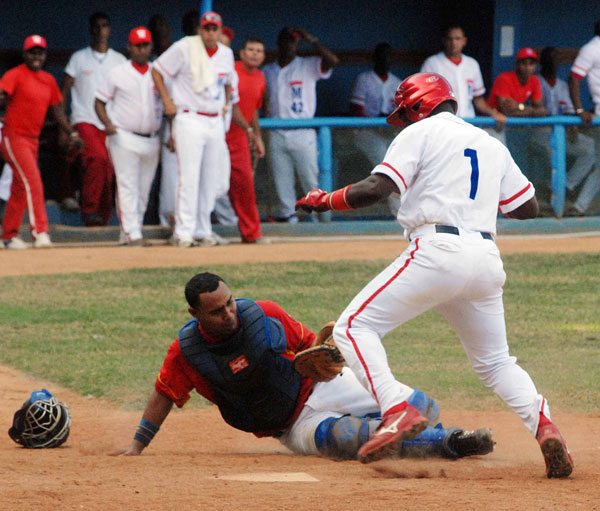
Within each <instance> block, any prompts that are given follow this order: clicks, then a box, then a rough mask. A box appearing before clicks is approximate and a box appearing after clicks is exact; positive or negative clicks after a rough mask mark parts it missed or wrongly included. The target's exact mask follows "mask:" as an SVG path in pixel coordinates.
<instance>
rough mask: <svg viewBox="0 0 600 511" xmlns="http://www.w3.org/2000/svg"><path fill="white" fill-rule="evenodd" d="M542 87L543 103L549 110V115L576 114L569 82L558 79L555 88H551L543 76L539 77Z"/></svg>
mask: <svg viewBox="0 0 600 511" xmlns="http://www.w3.org/2000/svg"><path fill="white" fill-rule="evenodd" d="M537 77H538V78H539V79H540V84H541V86H542V102H543V103H544V107H545V108H546V110H548V114H549V115H566V114H574V113H575V108H573V102H572V101H571V95H570V94H569V86H568V85H567V82H565V81H564V80H561V79H560V78H557V79H556V83H555V84H554V87H553V86H551V85H550V84H549V83H548V82H547V81H546V79H545V78H544V77H543V76H542V75H537Z"/></svg>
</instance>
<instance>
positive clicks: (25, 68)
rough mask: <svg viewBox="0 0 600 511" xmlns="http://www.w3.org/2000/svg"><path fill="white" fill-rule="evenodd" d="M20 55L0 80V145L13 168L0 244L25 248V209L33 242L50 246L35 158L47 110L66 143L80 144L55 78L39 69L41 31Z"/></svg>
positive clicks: (43, 47) (42, 49) (41, 61)
mask: <svg viewBox="0 0 600 511" xmlns="http://www.w3.org/2000/svg"><path fill="white" fill-rule="evenodd" d="M23 60H24V63H23V64H21V65H20V66H17V67H14V68H12V69H10V70H9V71H7V72H6V73H5V74H4V76H3V77H2V79H0V100H6V115H5V117H4V125H3V126H2V142H1V145H0V149H1V151H2V157H3V158H4V159H5V160H6V161H7V162H8V163H9V165H10V166H11V168H12V171H13V181H12V186H11V193H10V197H9V199H8V201H7V203H6V209H5V212H4V218H3V220H2V242H1V243H0V248H7V249H14V250H23V249H27V248H29V247H30V245H29V243H26V242H25V241H23V240H22V239H21V238H20V237H19V228H20V227H21V222H22V221H23V214H24V213H25V211H27V212H28V213H29V229H30V231H31V235H32V236H33V246H34V247H35V248H48V247H51V246H52V242H51V241H50V236H49V235H48V217H47V215H46V206H45V203H44V186H43V184H42V178H41V176H40V170H39V168H38V162H37V159H38V146H39V136H40V132H41V131H42V126H43V124H44V119H45V117H46V112H47V111H48V109H50V110H51V111H52V113H53V115H54V118H55V120H56V122H57V123H58V125H59V126H60V128H61V129H62V130H64V131H65V133H66V134H67V137H68V138H69V140H70V141H71V143H72V144H75V143H81V139H80V138H79V134H78V133H77V132H76V131H74V130H73V129H72V128H71V126H70V125H69V121H68V120H67V117H66V116H65V113H64V109H63V102H62V101H63V97H62V95H61V93H60V90H59V89H58V85H57V84H56V80H55V79H54V77H53V76H52V75H51V74H49V73H46V72H45V71H42V67H43V66H44V63H45V61H46V39H44V38H43V37H42V36H40V35H30V36H29V37H27V39H25V43H24V44H23Z"/></svg>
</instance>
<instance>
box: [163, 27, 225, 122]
mask: <svg viewBox="0 0 600 511" xmlns="http://www.w3.org/2000/svg"><path fill="white" fill-rule="evenodd" d="M217 44H218V49H217V51H216V52H215V53H214V54H213V56H212V57H210V59H209V60H210V63H211V65H212V66H213V69H214V72H215V77H216V81H215V83H214V84H213V85H212V86H210V87H207V88H206V89H204V90H203V91H202V92H200V93H198V92H194V89H193V87H192V71H191V69H190V43H189V41H188V39H187V38H186V37H184V38H183V39H180V40H179V41H177V42H176V43H173V44H172V45H171V46H170V47H169V48H168V49H167V50H166V51H165V52H164V53H162V54H161V55H160V57H158V58H157V59H156V60H155V61H154V66H155V67H156V69H157V70H158V71H159V72H160V73H162V74H163V75H166V76H167V77H169V78H170V79H171V81H172V89H173V102H174V103H175V106H177V108H178V110H183V109H189V110H191V111H197V112H204V113H208V114H215V113H219V114H220V113H221V109H222V107H223V105H224V104H225V84H227V83H229V84H230V83H231V82H232V80H233V74H234V73H235V71H234V68H233V52H232V51H231V49H230V48H228V47H227V46H225V45H223V44H221V43H217Z"/></svg>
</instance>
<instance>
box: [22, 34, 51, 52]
mask: <svg viewBox="0 0 600 511" xmlns="http://www.w3.org/2000/svg"><path fill="white" fill-rule="evenodd" d="M31 48H46V39H44V38H43V37H42V36H41V35H37V34H34V35H30V36H29V37H28V38H27V39H25V42H24V43H23V49H24V50H31Z"/></svg>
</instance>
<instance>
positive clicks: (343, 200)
mask: <svg viewBox="0 0 600 511" xmlns="http://www.w3.org/2000/svg"><path fill="white" fill-rule="evenodd" d="M351 187H352V185H348V186H346V187H345V188H341V189H339V190H336V191H335V192H331V193H330V194H329V197H328V199H327V203H328V204H329V208H330V209H332V210H333V211H344V210H347V209H356V208H353V207H352V206H351V205H350V202H348V191H349V190H350V188H351Z"/></svg>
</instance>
